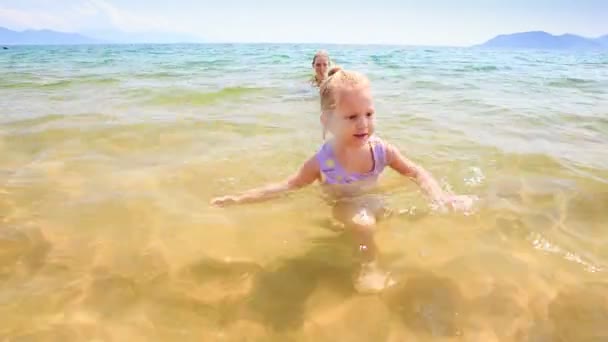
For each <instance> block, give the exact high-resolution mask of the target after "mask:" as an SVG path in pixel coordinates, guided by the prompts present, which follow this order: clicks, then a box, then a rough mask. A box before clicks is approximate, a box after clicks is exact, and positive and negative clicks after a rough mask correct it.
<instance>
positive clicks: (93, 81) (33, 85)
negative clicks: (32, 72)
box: [0, 77, 121, 89]
mask: <svg viewBox="0 0 608 342" xmlns="http://www.w3.org/2000/svg"><path fill="white" fill-rule="evenodd" d="M120 82H121V81H120V80H119V79H117V78H107V77H105V78H89V77H83V78H72V79H66V80H57V81H51V82H22V81H15V82H11V81H10V80H8V81H7V80H5V81H3V82H0V89H64V88H69V87H71V86H76V85H83V84H89V85H109V84H118V83H120Z"/></svg>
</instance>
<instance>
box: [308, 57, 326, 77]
mask: <svg viewBox="0 0 608 342" xmlns="http://www.w3.org/2000/svg"><path fill="white" fill-rule="evenodd" d="M312 67H313V69H315V74H316V75H317V78H318V79H325V77H326V76H327V69H328V68H329V58H327V57H326V56H317V58H315V60H314V62H313V64H312Z"/></svg>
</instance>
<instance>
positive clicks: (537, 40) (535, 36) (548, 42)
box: [478, 31, 607, 50]
mask: <svg viewBox="0 0 608 342" xmlns="http://www.w3.org/2000/svg"><path fill="white" fill-rule="evenodd" d="M606 37H607V36H604V37H600V38H598V39H590V38H585V37H581V36H577V35H574V34H563V35H559V36H555V35H552V34H550V33H547V32H543V31H532V32H521V33H513V34H503V35H499V36H496V37H495V38H492V39H490V40H488V41H487V42H485V43H483V44H481V45H478V46H479V47H484V48H513V49H559V50H569V49H573V50H583V49H585V50H587V49H601V48H604V47H606V45H604V43H602V39H603V40H604V41H605V40H606Z"/></svg>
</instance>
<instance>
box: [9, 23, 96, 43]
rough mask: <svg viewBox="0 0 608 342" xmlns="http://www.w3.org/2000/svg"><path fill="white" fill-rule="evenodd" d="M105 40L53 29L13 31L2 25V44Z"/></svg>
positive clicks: (94, 41) (93, 41)
mask: <svg viewBox="0 0 608 342" xmlns="http://www.w3.org/2000/svg"><path fill="white" fill-rule="evenodd" d="M100 43H103V41H100V40H97V39H93V38H89V37H86V36H83V35H81V34H78V33H66V32H57V31H52V30H26V31H21V32H19V31H13V30H9V29H7V28H4V27H0V44H2V45H41V44H44V45H60V44H100Z"/></svg>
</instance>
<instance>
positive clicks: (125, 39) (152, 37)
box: [84, 30, 204, 44]
mask: <svg viewBox="0 0 608 342" xmlns="http://www.w3.org/2000/svg"><path fill="white" fill-rule="evenodd" d="M84 34H86V35H87V36H90V37H94V38H97V39H100V40H106V41H111V42H114V43H122V44H131V43H150V44H171V43H202V42H204V40H203V39H201V38H200V37H197V36H195V35H191V34H184V33H171V32H137V33H130V32H122V31H115V30H105V31H102V30H98V31H86V32H84Z"/></svg>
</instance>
